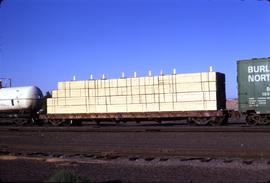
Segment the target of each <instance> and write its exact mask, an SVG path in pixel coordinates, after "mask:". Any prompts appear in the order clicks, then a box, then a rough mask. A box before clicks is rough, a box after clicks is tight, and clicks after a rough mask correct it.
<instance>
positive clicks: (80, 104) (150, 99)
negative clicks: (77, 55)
mask: <svg viewBox="0 0 270 183" xmlns="http://www.w3.org/2000/svg"><path fill="white" fill-rule="evenodd" d="M47 104H48V114H70V113H119V112H121V113H125V112H129V113H130V112H162V111H206V110H219V109H225V108H226V95H225V75H224V74H222V73H218V72H203V73H193V74H173V75H160V76H147V77H134V78H120V79H101V80H85V81H67V82H59V83H58V88H57V90H54V91H52V98H50V99H48V102H47Z"/></svg>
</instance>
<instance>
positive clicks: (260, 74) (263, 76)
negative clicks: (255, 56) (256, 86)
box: [248, 65, 270, 82]
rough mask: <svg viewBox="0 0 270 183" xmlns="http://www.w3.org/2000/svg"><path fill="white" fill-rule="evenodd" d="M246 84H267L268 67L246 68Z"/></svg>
mask: <svg viewBox="0 0 270 183" xmlns="http://www.w3.org/2000/svg"><path fill="white" fill-rule="evenodd" d="M248 73H249V75H248V82H269V81H270V74H269V73H270V68H269V67H268V65H257V66H248Z"/></svg>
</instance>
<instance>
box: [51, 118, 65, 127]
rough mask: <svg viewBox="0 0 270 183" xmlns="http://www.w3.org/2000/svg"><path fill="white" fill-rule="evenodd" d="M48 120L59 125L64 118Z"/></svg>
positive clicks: (54, 124)
mask: <svg viewBox="0 0 270 183" xmlns="http://www.w3.org/2000/svg"><path fill="white" fill-rule="evenodd" d="M49 122H50V123H51V124H52V125H53V126H60V125H62V124H63V123H64V122H65V120H64V119H51V120H49Z"/></svg>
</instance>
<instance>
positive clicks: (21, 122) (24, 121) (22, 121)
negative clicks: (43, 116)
mask: <svg viewBox="0 0 270 183" xmlns="http://www.w3.org/2000/svg"><path fill="white" fill-rule="evenodd" d="M28 122H29V120H28V119H25V118H17V119H14V121H13V123H14V124H15V125H18V126H23V125H25V124H27V123H28Z"/></svg>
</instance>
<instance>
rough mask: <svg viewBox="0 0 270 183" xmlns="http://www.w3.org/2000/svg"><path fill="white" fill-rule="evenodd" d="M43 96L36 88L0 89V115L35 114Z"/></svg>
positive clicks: (40, 105)
mask: <svg viewBox="0 0 270 183" xmlns="http://www.w3.org/2000/svg"><path fill="white" fill-rule="evenodd" d="M42 101H43V94H42V92H41V90H40V89H39V88H38V87H36V86H24V87H12V88H0V113H16V112H20V113H21V112H27V113H34V112H37V111H38V110H39V109H40V108H41V107H42Z"/></svg>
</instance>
